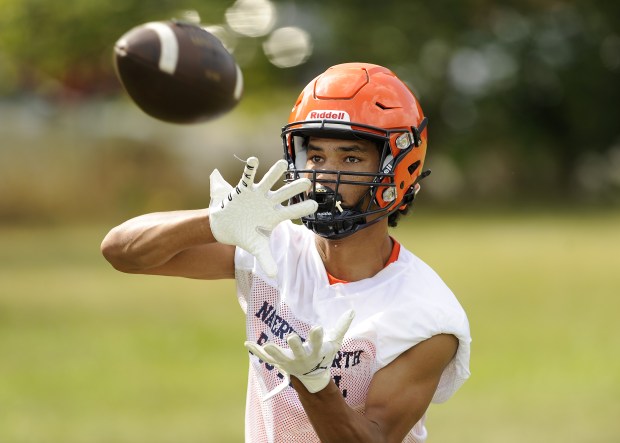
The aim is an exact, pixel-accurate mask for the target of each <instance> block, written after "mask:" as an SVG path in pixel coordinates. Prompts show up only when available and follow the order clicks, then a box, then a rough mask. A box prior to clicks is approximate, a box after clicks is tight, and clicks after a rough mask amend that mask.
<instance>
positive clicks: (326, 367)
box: [244, 309, 355, 400]
mask: <svg viewBox="0 0 620 443" xmlns="http://www.w3.org/2000/svg"><path fill="white" fill-rule="evenodd" d="M353 317H355V312H354V311H353V310H352V309H350V310H348V311H347V312H345V313H344V314H342V315H341V316H340V318H339V319H338V322H337V323H336V327H335V328H334V329H331V330H329V331H327V333H325V334H324V333H323V327H322V326H314V327H313V328H312V329H310V332H309V333H308V339H307V340H306V341H305V342H304V343H302V341H301V338H299V336H298V335H297V334H295V333H292V334H290V335H289V336H288V337H287V338H286V342H287V343H288V345H289V347H290V349H285V348H282V347H280V346H278V345H276V344H275V343H266V344H265V345H264V346H261V345H259V344H257V343H254V342H251V341H246V342H245V343H244V345H245V347H246V348H247V349H248V350H249V351H250V352H251V353H252V354H254V355H256V356H257V357H258V358H260V359H261V360H264V361H266V362H267V363H269V364H271V365H274V366H275V367H277V368H278V369H279V370H280V372H281V373H282V374H283V375H284V382H283V383H282V384H281V385H280V386H278V387H277V388H275V389H274V390H273V391H271V392H270V393H269V394H267V396H266V397H265V398H264V399H263V400H267V399H269V398H271V397H273V396H274V395H276V394H278V393H279V392H281V391H282V390H284V389H285V388H286V387H287V386H288V385H289V383H290V376H291V375H294V376H295V377H297V378H298V379H299V381H301V382H302V383H303V384H304V386H305V387H306V389H308V391H309V392H311V393H315V392H318V391H320V390H322V389H323V388H325V387H326V386H327V384H328V383H329V380H330V378H331V373H330V368H331V366H332V362H333V360H334V357H335V356H336V353H337V352H338V351H339V350H340V346H342V340H343V338H344V335H345V334H346V332H347V330H348V329H349V326H351V322H352V321H353Z"/></svg>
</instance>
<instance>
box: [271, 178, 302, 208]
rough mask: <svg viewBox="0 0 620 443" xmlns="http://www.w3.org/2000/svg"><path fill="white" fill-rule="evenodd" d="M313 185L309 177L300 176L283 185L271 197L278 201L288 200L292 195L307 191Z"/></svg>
mask: <svg viewBox="0 0 620 443" xmlns="http://www.w3.org/2000/svg"><path fill="white" fill-rule="evenodd" d="M311 187H312V182H311V181H310V179H307V178H300V179H297V180H295V181H292V182H290V183H287V184H286V185H284V186H282V187H281V188H280V189H278V190H276V191H274V192H273V194H272V195H271V199H272V200H273V201H276V202H283V201H286V200H288V199H289V198H291V197H294V196H296V195H297V194H301V193H302V192H306V191H307V190H309V189H310V188H311Z"/></svg>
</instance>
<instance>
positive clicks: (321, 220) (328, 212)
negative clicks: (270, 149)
mask: <svg viewBox="0 0 620 443" xmlns="http://www.w3.org/2000/svg"><path fill="white" fill-rule="evenodd" d="M307 198H309V199H312V200H314V201H316V202H317V203H318V204H319V207H318V209H317V211H316V212H315V213H314V214H312V215H309V216H306V217H302V222H303V223H304V225H305V226H306V227H307V228H308V229H311V230H312V231H313V232H315V233H316V234H318V235H320V236H321V237H325V238H329V239H339V238H344V237H347V236H349V235H351V234H353V233H354V232H356V231H357V230H358V229H359V228H360V227H362V226H364V225H365V224H366V217H365V216H364V215H363V213H362V211H361V210H360V208H358V207H355V208H343V207H342V195H340V194H339V193H337V192H336V191H334V190H333V189H331V188H329V187H327V186H323V185H319V184H317V185H316V186H315V187H314V189H313V190H312V191H311V192H309V193H308V197H307Z"/></svg>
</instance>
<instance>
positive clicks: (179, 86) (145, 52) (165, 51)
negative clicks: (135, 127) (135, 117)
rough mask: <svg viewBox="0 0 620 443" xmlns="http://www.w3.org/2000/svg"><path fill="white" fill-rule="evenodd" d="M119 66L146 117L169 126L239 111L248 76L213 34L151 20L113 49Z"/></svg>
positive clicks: (196, 27) (182, 24) (121, 77)
mask: <svg viewBox="0 0 620 443" xmlns="http://www.w3.org/2000/svg"><path fill="white" fill-rule="evenodd" d="M113 58H114V68H115V70H116V74H117V76H118V78H119V80H120V82H121V84H122V85H123V87H124V89H125V90H126V91H127V93H128V94H129V96H130V97H131V99H132V100H133V101H134V102H135V103H136V104H137V105H138V107H139V108H140V109H142V110H143V111H144V112H145V113H147V114H148V115H150V116H151V117H154V118H156V119H159V120H163V121H166V122H169V123H179V124H188V123H199V122H204V121H207V120H211V119H214V118H216V117H218V116H220V115H222V114H224V113H226V112H228V111H230V110H231V109H232V108H234V107H235V106H236V105H237V103H238V102H239V100H240V99H241V95H242V93H243V76H242V73H241V70H240V69H239V66H237V63H236V61H235V59H234V57H233V56H232V55H231V54H230V52H228V51H227V50H226V48H225V47H224V45H223V44H222V42H221V41H220V40H219V39H218V38H217V37H215V36H214V35H213V34H211V33H210V32H208V31H207V30H205V29H204V28H202V27H200V26H199V25H197V24H194V23H187V22H182V21H177V20H170V21H162V22H150V23H145V24H142V25H140V26H137V27H135V28H133V29H131V30H129V31H128V32H127V33H125V34H124V35H123V36H122V37H121V38H120V39H118V41H117V42H116V44H115V45H114V57H113Z"/></svg>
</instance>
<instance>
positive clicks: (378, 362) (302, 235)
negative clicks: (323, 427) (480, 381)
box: [235, 221, 471, 443]
mask: <svg viewBox="0 0 620 443" xmlns="http://www.w3.org/2000/svg"><path fill="white" fill-rule="evenodd" d="M270 244H271V250H272V253H273V256H274V258H275V259H276V262H277V264H278V276H277V280H275V279H270V278H268V277H267V276H265V274H264V272H263V271H262V269H261V268H260V265H259V264H258V262H257V261H256V260H255V258H254V257H253V256H252V255H250V254H249V253H248V252H246V251H244V250H242V249H240V248H237V250H236V253H235V268H236V281H237V294H238V297H239V302H240V304H241V307H242V308H243V310H244V312H245V313H246V329H247V339H248V340H250V341H254V342H256V343H259V344H264V343H266V342H273V343H276V344H277V345H279V346H283V347H287V344H286V340H285V339H286V336H287V335H288V334H289V333H291V332H293V331H294V332H296V333H297V334H298V335H299V336H300V337H302V339H305V338H306V337H307V336H308V332H309V330H310V328H311V327H312V326H314V325H321V326H323V327H324V328H325V329H331V328H333V327H334V326H335V324H336V320H337V319H338V318H339V317H340V315H341V314H342V313H344V312H345V311H346V310H348V309H354V310H355V318H354V320H353V323H352V324H351V327H350V328H349V330H348V332H347V334H346V335H345V338H344V341H343V344H342V347H341V349H340V351H339V352H338V353H337V354H336V357H335V359H334V361H333V363H332V367H331V375H332V378H333V379H334V381H335V383H336V385H337V386H338V388H339V389H340V391H341V392H342V395H343V397H344V399H345V401H346V402H347V404H348V405H349V406H350V407H351V408H353V409H354V410H356V411H359V412H360V413H364V404H365V401H366V395H367V393H368V387H369V385H370V381H371V379H372V377H373V375H374V374H375V372H377V371H378V370H379V369H381V368H383V367H384V366H386V365H388V364H389V363H390V362H392V361H393V360H394V359H395V358H396V357H398V356H399V355H400V354H402V353H403V352H405V351H406V350H408V349H409V348H411V347H412V346H415V345H416V344H418V343H420V342H421V341H423V340H426V339H428V338H430V337H432V336H433V335H436V334H453V335H455V336H456V337H457V338H458V339H459V347H458V351H457V354H456V356H455V358H454V359H453V360H452V361H451V362H450V364H449V365H448V367H447V368H446V369H445V371H444V373H443V374H442V377H441V380H440V382H439V386H438V388H437V391H436V392H435V395H434V397H433V402H436V403H438V402H443V401H446V400H447V399H448V398H449V397H450V396H451V395H452V394H453V393H454V392H455V391H456V390H457V389H458V388H459V387H460V386H461V385H462V384H463V382H464V381H465V380H466V379H467V378H468V377H469V345H470V340H471V339H470V335H469V324H468V321H467V317H466V315H465V312H464V310H463V309H462V307H461V305H460V304H459V303H458V301H457V300H456V298H455V297H454V295H453V294H452V292H451V291H450V289H448V287H447V286H446V285H445V284H444V282H443V281H442V280H441V279H440V278H439V276H438V275H437V274H436V273H435V272H434V271H433V270H432V269H431V268H430V267H429V266H428V265H426V264H425V263H424V262H422V260H420V259H419V258H417V257H416V256H414V255H413V254H412V253H411V252H409V251H407V250H406V249H405V248H404V247H401V249H400V253H399V256H398V259H397V260H396V261H395V262H393V263H391V264H389V265H388V266H386V267H385V268H384V269H383V270H381V271H380V272H379V273H378V274H376V275H375V276H374V277H372V278H368V279H364V280H360V281H357V282H351V283H346V284H343V283H336V284H333V285H330V284H329V281H328V277H327V272H326V270H325V267H324V265H323V262H322V260H321V258H320V256H319V254H318V251H317V249H316V246H315V236H314V234H313V233H312V232H311V231H310V230H308V229H306V228H305V227H304V226H298V225H295V224H293V223H292V222H288V221H287V222H283V223H280V224H279V225H278V226H277V227H276V229H274V231H273V233H272V235H271V240H270ZM282 380H283V376H282V374H280V373H279V372H278V370H277V369H276V368H274V367H273V366H272V365H270V364H268V363H266V362H263V361H261V360H259V359H258V358H257V357H256V356H252V355H251V356H250V369H249V377H248V391H247V402H246V420H245V441H246V442H248V443H250V442H251V443H266V442H269V443H311V442H319V438H318V437H317V435H316V433H315V431H314V429H313V428H312V425H311V424H310V421H309V420H308V417H307V415H306V413H305V411H304V409H303V407H302V405H301V403H300V401H299V399H298V396H297V393H296V392H295V390H294V389H293V388H292V387H291V386H289V387H287V388H286V389H285V390H284V391H283V392H281V393H280V394H277V395H276V396H274V397H272V398H271V399H269V400H267V401H262V398H263V397H264V396H265V395H266V394H267V393H268V392H270V391H271V390H273V389H274V388H275V387H277V386H278V385H280V384H281V383H282ZM426 436H427V432H426V428H425V426H424V417H423V418H422V419H421V420H420V421H419V422H418V423H417V424H416V425H415V426H414V427H413V428H412V429H411V431H410V432H409V434H407V437H406V438H405V440H404V441H405V442H415V443H422V442H424V441H425V440H426Z"/></svg>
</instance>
